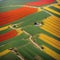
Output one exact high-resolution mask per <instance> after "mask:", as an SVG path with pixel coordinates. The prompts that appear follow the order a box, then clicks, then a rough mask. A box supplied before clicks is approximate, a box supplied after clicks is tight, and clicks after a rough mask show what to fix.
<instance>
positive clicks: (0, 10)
mask: <svg viewBox="0 0 60 60" xmlns="http://www.w3.org/2000/svg"><path fill="white" fill-rule="evenodd" d="M17 8H20V7H19V6H16V7H15V6H14V7H13V6H12V7H10V6H6V7H5V6H2V7H0V12H2V13H3V12H7V11H10V10H14V9H17Z"/></svg>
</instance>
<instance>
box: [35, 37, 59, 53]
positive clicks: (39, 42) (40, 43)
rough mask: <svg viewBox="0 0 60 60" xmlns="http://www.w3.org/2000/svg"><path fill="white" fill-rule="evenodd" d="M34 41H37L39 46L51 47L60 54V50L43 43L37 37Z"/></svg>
mask: <svg viewBox="0 0 60 60" xmlns="http://www.w3.org/2000/svg"><path fill="white" fill-rule="evenodd" d="M34 41H35V42H36V43H37V44H39V45H41V46H42V45H45V46H47V47H49V48H50V49H52V50H54V51H55V52H56V53H58V54H60V50H58V49H56V48H54V47H53V46H51V45H50V44H48V43H46V42H44V41H42V40H41V39H39V38H37V37H35V38H34Z"/></svg>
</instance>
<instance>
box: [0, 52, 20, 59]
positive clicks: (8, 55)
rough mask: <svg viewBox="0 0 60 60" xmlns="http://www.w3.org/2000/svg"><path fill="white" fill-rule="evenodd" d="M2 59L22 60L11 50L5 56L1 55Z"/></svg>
mask: <svg viewBox="0 0 60 60" xmlns="http://www.w3.org/2000/svg"><path fill="white" fill-rule="evenodd" d="M0 60H20V59H19V58H18V57H17V56H16V55H15V54H13V53H11V52H10V53H8V54H7V55H5V56H2V57H0Z"/></svg>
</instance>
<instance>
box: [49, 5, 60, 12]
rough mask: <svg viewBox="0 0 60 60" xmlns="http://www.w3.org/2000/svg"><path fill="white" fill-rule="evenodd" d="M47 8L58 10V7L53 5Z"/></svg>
mask: <svg viewBox="0 0 60 60" xmlns="http://www.w3.org/2000/svg"><path fill="white" fill-rule="evenodd" d="M49 8H51V9H53V10H55V11H58V12H60V9H58V8H56V7H54V6H50V7H49Z"/></svg>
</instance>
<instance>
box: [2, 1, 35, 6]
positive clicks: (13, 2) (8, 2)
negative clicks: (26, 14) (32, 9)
mask: <svg viewBox="0 0 60 60" xmlns="http://www.w3.org/2000/svg"><path fill="white" fill-rule="evenodd" d="M33 1H36V0H4V1H3V2H1V5H2V6H7V5H13V4H14V5H15V4H17V5H20V4H26V3H28V2H33Z"/></svg>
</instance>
